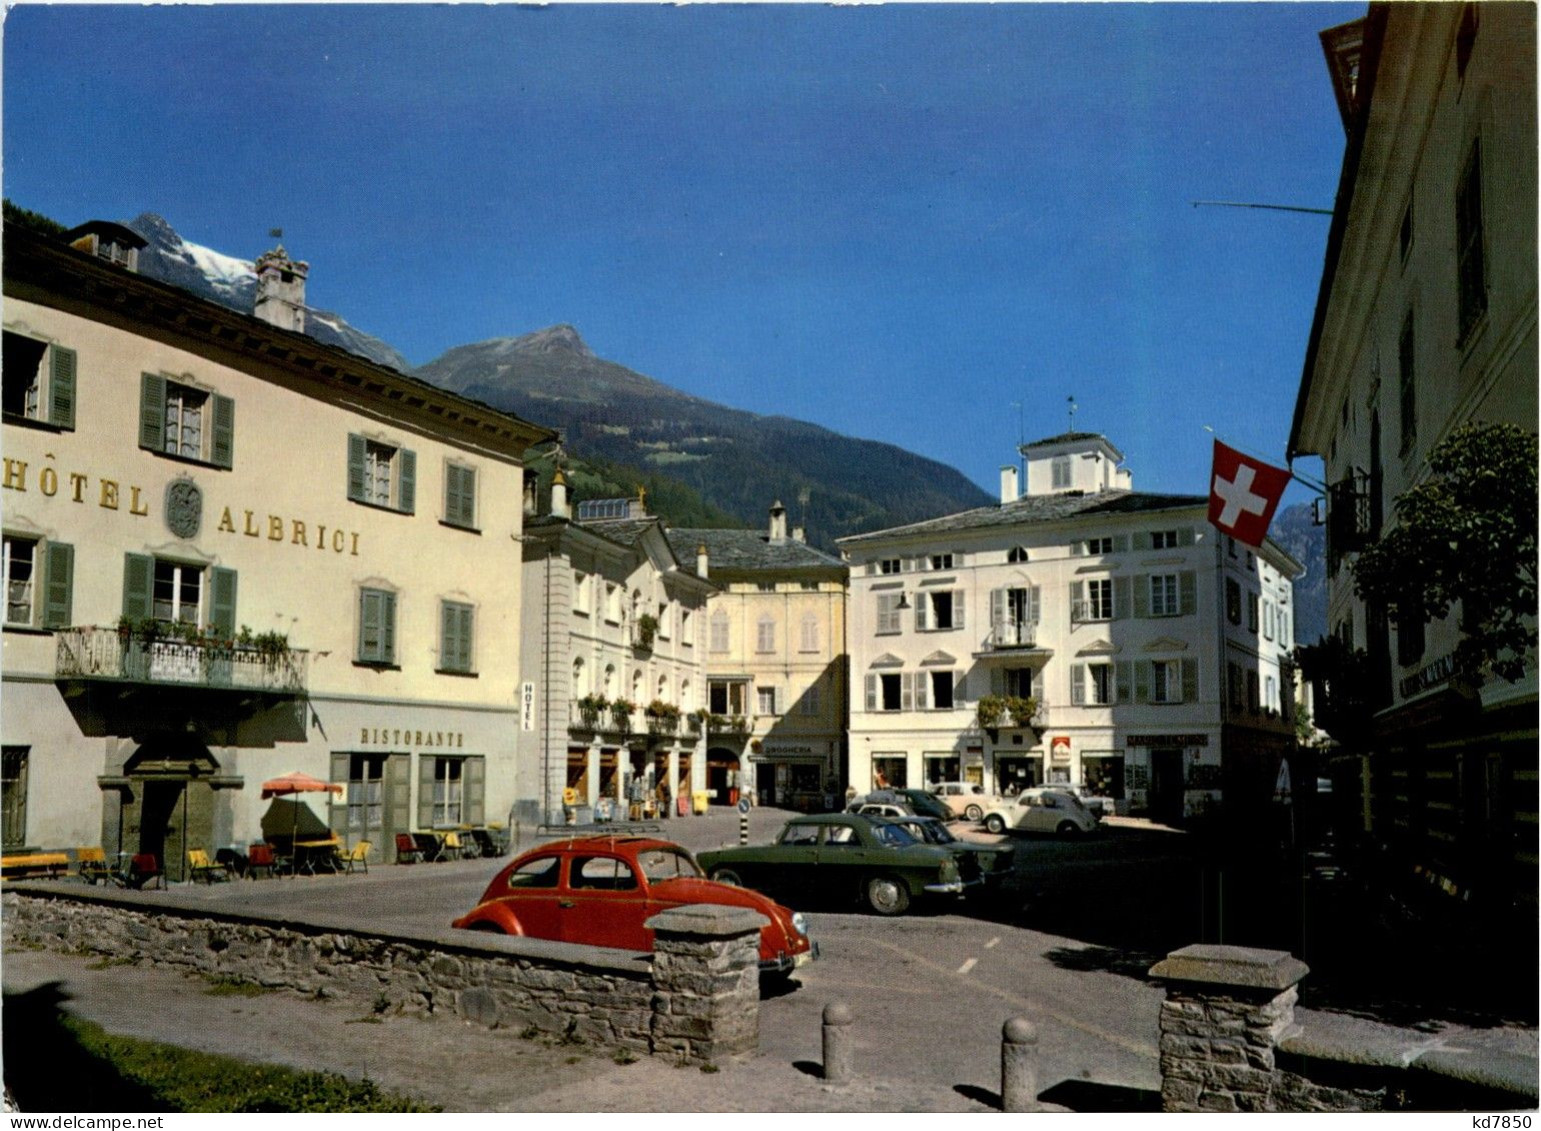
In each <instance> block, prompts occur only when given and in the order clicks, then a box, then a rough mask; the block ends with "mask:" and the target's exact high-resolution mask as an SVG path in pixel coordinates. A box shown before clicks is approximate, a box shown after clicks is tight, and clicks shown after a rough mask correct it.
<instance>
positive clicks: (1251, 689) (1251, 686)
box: [1247, 671, 1261, 715]
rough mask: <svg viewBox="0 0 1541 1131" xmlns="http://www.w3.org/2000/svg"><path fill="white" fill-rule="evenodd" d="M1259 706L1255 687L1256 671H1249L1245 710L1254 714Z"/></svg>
mask: <svg viewBox="0 0 1541 1131" xmlns="http://www.w3.org/2000/svg"><path fill="white" fill-rule="evenodd" d="M1260 707H1261V703H1260V702H1259V699H1258V689H1257V672H1254V671H1249V672H1247V710H1248V711H1250V712H1251V713H1252V714H1254V715H1255V714H1257V712H1258V709H1259V708H1260Z"/></svg>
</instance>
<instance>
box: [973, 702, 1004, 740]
mask: <svg viewBox="0 0 1541 1131" xmlns="http://www.w3.org/2000/svg"><path fill="white" fill-rule="evenodd" d="M1005 710H1006V700H1005V699H1003V698H1002V697H1001V696H999V695H981V696H980V697H979V702H978V703H976V704H975V705H974V718H975V719H976V720H977V721H978V723H979V729H980V730H982V731H984V732H985V733H987V734H988V735H989V736H990V737H991V738H992V739H994V738H995V736H996V732H997V731H998V730H999V728H1000V725H1001V715H1002V714H1003V713H1004V712H1005Z"/></svg>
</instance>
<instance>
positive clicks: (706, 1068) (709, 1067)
mask: <svg viewBox="0 0 1541 1131" xmlns="http://www.w3.org/2000/svg"><path fill="white" fill-rule="evenodd" d="M701 1071H702V1072H705V1073H706V1074H707V1075H708V1076H710V1075H711V1074H712V1073H713V1072H721V1071H722V1069H720V1068H718V1067H717V1066H716V1065H715V1064H703V1065H702V1066H701Z"/></svg>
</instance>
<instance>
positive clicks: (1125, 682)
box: [1113, 660, 1130, 703]
mask: <svg viewBox="0 0 1541 1131" xmlns="http://www.w3.org/2000/svg"><path fill="white" fill-rule="evenodd" d="M1129 666H1130V665H1129V661H1128V660H1119V661H1118V662H1117V663H1116V664H1114V665H1113V676H1114V683H1115V684H1116V687H1115V690H1114V693H1113V702H1115V703H1127V702H1129Z"/></svg>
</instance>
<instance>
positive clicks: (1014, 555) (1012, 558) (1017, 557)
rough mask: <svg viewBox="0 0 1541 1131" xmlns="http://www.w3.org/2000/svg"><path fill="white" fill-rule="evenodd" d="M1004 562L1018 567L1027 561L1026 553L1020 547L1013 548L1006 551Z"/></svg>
mask: <svg viewBox="0 0 1541 1131" xmlns="http://www.w3.org/2000/svg"><path fill="white" fill-rule="evenodd" d="M1006 561H1007V562H1008V563H1010V564H1011V565H1019V564H1020V563H1022V562H1025V561H1027V551H1026V550H1025V549H1023V548H1022V547H1021V546H1013V547H1012V548H1011V549H1009V550H1007V551H1006Z"/></svg>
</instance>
